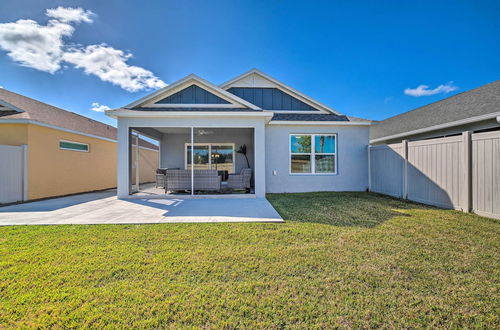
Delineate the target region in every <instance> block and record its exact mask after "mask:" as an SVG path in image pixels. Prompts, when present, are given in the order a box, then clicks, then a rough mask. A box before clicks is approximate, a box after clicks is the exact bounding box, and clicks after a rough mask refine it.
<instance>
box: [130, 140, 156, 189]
mask: <svg viewBox="0 0 500 330" xmlns="http://www.w3.org/2000/svg"><path fill="white" fill-rule="evenodd" d="M135 148H136V147H135V146H134V147H133V150H132V162H134V161H135V157H136V152H135ZM159 154H160V153H159V152H157V151H153V150H151V149H145V148H139V180H140V183H145V182H154V181H155V180H156V169H157V168H158V164H159V158H160V157H159ZM131 182H132V183H134V184H135V170H133V171H132V181H131Z"/></svg>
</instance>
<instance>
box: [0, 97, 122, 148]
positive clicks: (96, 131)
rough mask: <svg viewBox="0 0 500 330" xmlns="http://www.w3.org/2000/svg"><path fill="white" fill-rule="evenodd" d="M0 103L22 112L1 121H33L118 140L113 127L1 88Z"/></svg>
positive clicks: (1, 118) (1, 117) (3, 117)
mask: <svg viewBox="0 0 500 330" xmlns="http://www.w3.org/2000/svg"><path fill="white" fill-rule="evenodd" d="M0 102H2V104H9V105H10V106H11V107H14V108H16V109H18V110H20V111H22V112H19V111H17V112H15V113H12V114H8V115H3V116H0V120H4V119H9V120H10V119H15V120H18V119H19V120H23V119H24V120H33V121H37V122H40V123H44V124H48V125H53V126H57V127H61V128H66V129H69V130H74V131H78V132H82V133H86V134H92V135H97V136H100V137H104V138H108V139H116V128H114V127H112V126H109V125H106V124H104V123H101V122H99V121H97V120H93V119H90V118H87V117H84V116H81V115H79V114H76V113H74V112H70V111H66V110H63V109H60V108H57V107H55V106H52V105H49V104H46V103H43V102H40V101H37V100H35V99H32V98H29V97H26V96H23V95H21V94H17V93H14V92H11V91H8V90H6V89H3V88H0Z"/></svg>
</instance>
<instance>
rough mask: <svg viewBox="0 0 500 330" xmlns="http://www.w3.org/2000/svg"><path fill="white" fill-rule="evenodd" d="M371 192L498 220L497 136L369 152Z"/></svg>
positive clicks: (457, 138) (469, 136) (499, 151)
mask: <svg viewBox="0 0 500 330" xmlns="http://www.w3.org/2000/svg"><path fill="white" fill-rule="evenodd" d="M368 152H369V162H370V176H369V178H370V183H369V185H370V191H373V192H378V193H381V194H386V195H391V196H395V197H400V198H404V199H409V200H412V201H416V202H420V203H424V204H429V205H435V206H438V207H442V208H450V209H457V210H463V211H465V212H469V211H473V212H475V213H477V214H481V215H484V216H489V217H496V218H500V132H499V131H495V132H488V133H476V134H471V132H464V133H463V134H462V135H460V136H453V137H445V138H438V139H431V140H422V141H412V142H408V141H403V142H402V143H398V144H392V145H383V146H370V147H369V150H368Z"/></svg>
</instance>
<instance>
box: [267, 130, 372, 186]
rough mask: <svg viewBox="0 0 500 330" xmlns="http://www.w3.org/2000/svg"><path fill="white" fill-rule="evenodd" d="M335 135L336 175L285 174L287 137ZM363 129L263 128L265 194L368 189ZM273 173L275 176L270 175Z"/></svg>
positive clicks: (365, 143)
mask: <svg viewBox="0 0 500 330" xmlns="http://www.w3.org/2000/svg"><path fill="white" fill-rule="evenodd" d="M298 133H316V134H321V133H326V134H332V133H336V134H337V148H338V150H337V157H338V162H337V165H338V169H337V174H332V175H325V174H321V175H315V174H302V175H300V174H299V175H297V174H289V164H290V153H289V134H298ZM368 138H369V129H368V127H367V126H326V125H324V126H312V125H311V126H310V125H301V126H298V125H268V126H266V191H267V192H268V193H282V192H308V191H364V190H366V189H367V188H368V151H367V146H368ZM273 170H276V171H277V173H276V175H273Z"/></svg>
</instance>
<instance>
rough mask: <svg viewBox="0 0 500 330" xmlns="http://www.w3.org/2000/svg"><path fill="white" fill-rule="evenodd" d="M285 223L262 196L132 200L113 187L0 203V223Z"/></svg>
mask: <svg viewBox="0 0 500 330" xmlns="http://www.w3.org/2000/svg"><path fill="white" fill-rule="evenodd" d="M196 222H283V219H282V218H281V216H280V215H279V214H278V212H276V210H275V209H274V208H273V207H272V205H271V204H270V203H269V202H268V201H267V200H266V199H265V198H195V199H192V198H180V197H176V198H162V199H159V198H134V199H127V200H119V199H117V198H116V191H115V190H110V191H104V192H97V193H88V194H80V195H75V196H68V197H61V198H53V199H48V200H43V201H37V202H30V203H24V204H18V205H10V206H4V207H0V225H56V224H146V223H196Z"/></svg>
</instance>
